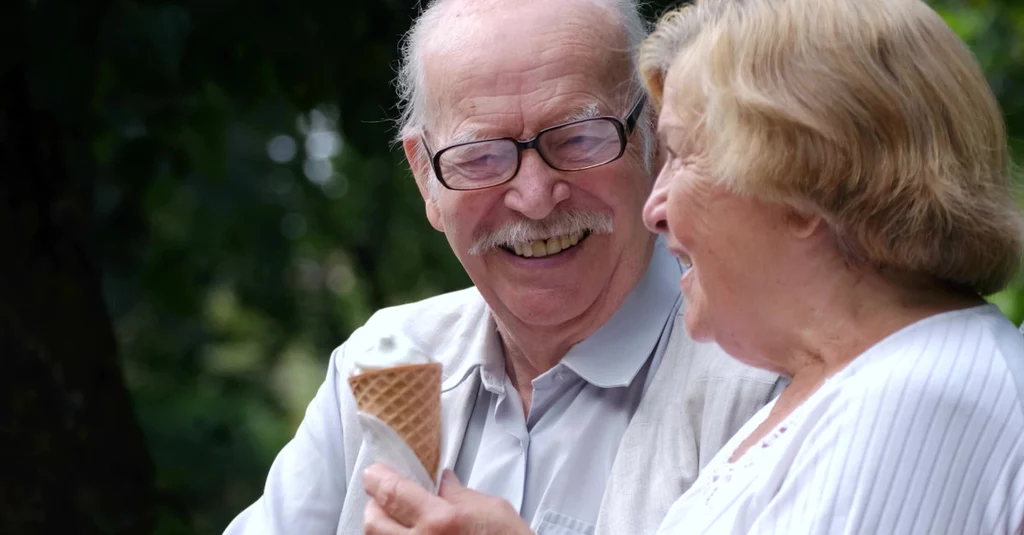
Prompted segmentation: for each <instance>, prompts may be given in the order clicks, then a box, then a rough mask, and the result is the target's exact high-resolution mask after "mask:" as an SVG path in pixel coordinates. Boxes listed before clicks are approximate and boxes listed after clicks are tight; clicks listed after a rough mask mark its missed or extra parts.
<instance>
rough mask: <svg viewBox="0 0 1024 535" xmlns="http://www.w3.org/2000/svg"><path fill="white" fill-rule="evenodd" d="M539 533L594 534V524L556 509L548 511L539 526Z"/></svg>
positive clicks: (550, 534) (555, 534)
mask: <svg viewBox="0 0 1024 535" xmlns="http://www.w3.org/2000/svg"><path fill="white" fill-rule="evenodd" d="M537 535H594V525H593V524H589V523H587V522H584V521H582V520H576V519H575V518H573V517H571V516H566V515H563V514H561V513H556V512H554V511H547V512H545V513H544V516H542V517H541V519H540V525H539V526H537Z"/></svg>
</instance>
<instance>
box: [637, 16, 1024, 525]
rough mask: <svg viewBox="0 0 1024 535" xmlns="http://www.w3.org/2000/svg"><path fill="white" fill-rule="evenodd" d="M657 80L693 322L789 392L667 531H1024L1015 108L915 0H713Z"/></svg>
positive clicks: (663, 208) (671, 36)
mask: <svg viewBox="0 0 1024 535" xmlns="http://www.w3.org/2000/svg"><path fill="white" fill-rule="evenodd" d="M641 64H642V70H643V71H644V76H645V78H646V80H647V81H648V84H649V90H650V93H651V94H652V96H653V97H654V99H655V101H656V102H658V103H659V106H660V116H659V123H658V130H659V133H660V136H661V139H662V142H663V146H664V147H665V149H666V151H667V160H666V163H665V167H664V168H663V170H662V171H661V174H660V176H659V177H658V181H657V184H656V185H655V189H654V192H653V193H652V195H651V197H650V199H649V200H648V203H647V207H646V210H645V214H644V218H645V222H646V223H647V225H648V227H649V228H651V229H652V230H655V231H657V232H662V233H665V234H667V235H668V238H669V242H670V244H671V245H670V248H671V249H672V250H674V251H675V253H676V254H677V255H678V256H679V257H680V258H681V259H683V260H684V262H687V263H690V264H691V265H692V267H691V269H690V270H688V271H687V273H686V274H685V276H684V277H683V279H682V281H681V285H682V289H683V293H684V295H685V297H686V303H687V305H686V311H685V314H686V318H685V319H686V325H687V329H688V331H689V332H690V334H691V335H692V336H693V337H694V338H695V339H699V340H714V341H715V342H717V343H719V344H720V345H721V346H722V347H723V348H725V350H726V351H728V352H729V353H730V354H731V355H733V356H734V357H736V358H737V359H739V360H741V361H743V362H746V363H748V364H751V365H753V366H758V367H761V368H766V369H770V370H774V371H777V372H779V373H782V374H784V375H786V376H788V377H790V378H791V383H790V385H789V386H788V387H787V388H786V389H785V390H784V391H783V393H782V394H781V395H780V396H779V397H778V399H777V400H775V401H774V402H773V403H771V404H769V405H768V406H767V407H765V408H764V409H763V410H762V411H761V412H760V413H759V414H757V415H756V416H755V417H754V418H752V419H751V421H750V422H748V423H747V425H746V426H745V427H744V428H742V429H741V430H740V431H739V432H738V433H737V434H736V436H735V437H734V438H733V439H732V440H731V441H730V442H729V443H728V444H727V445H726V446H725V447H724V448H723V450H722V451H721V452H720V453H719V454H718V455H717V456H716V457H715V458H714V459H713V460H712V461H711V463H710V464H709V465H708V466H707V467H706V468H705V470H704V472H702V474H701V476H700V478H699V479H698V480H697V481H696V482H695V484H694V485H693V487H691V488H690V490H689V491H688V492H687V493H686V495H685V496H683V497H682V498H680V499H679V501H677V502H676V504H675V505H674V506H673V507H672V509H671V510H670V511H669V513H668V516H667V518H666V519H665V521H664V522H663V524H662V528H661V531H660V532H662V533H801V534H804V533H900V534H904V533H957V534H960V533H984V534H996V533H1020V530H1021V529H1022V522H1024V339H1022V338H1021V336H1020V334H1019V333H1018V332H1017V330H1016V328H1015V327H1014V325H1013V324H1012V323H1010V322H1009V321H1007V320H1006V318H1004V317H1003V316H1002V315H1001V314H1000V312H999V311H998V309H996V308H995V307H994V306H993V305H988V304H985V302H984V301H983V300H982V298H981V296H982V295H985V294H989V293H992V292H995V291H997V290H1000V289H1001V288H1003V286H1004V285H1005V284H1006V283H1007V282H1009V280H1010V279H1011V277H1012V276H1013V274H1014V273H1015V272H1016V270H1017V268H1018V264H1019V262H1020V257H1021V250H1022V243H1021V239H1022V223H1021V214H1020V210H1019V208H1018V206H1017V204H1016V201H1015V200H1014V197H1013V195H1012V194H1011V187H1010V179H1009V168H1010V166H1009V163H1008V157H1007V149H1006V139H1005V135H1004V132H1003V126H1002V119H1001V115H1000V111H999V108H998V105H997V104H996V101H995V98H994V97H993V95H992V92H991V91H990V90H989V88H988V86H987V84H986V82H985V79H984V77H983V75H982V73H981V71H980V69H979V68H978V66H977V64H976V63H975V61H974V59H973V58H972V56H971V54H970V52H969V51H968V50H967V48H966V47H965V46H964V45H963V43H962V42H961V41H960V40H959V39H958V38H957V37H956V35H955V34H954V33H953V32H952V31H951V30H950V29H949V28H948V27H947V26H946V24H945V23H944V22H943V21H942V19H941V18H940V17H939V16H938V15H937V14H936V13H935V12H933V11H932V10H931V9H930V8H929V7H928V6H927V5H925V4H924V3H923V2H921V1H919V0H744V1H731V2H730V1H714V0H707V1H703V2H701V1H698V3H697V4H696V5H692V6H689V7H685V8H683V9H681V10H679V11H677V12H674V13H672V14H670V15H668V16H667V17H665V18H664V19H663V20H662V22H661V23H660V24H659V26H658V28H657V30H656V32H655V33H654V35H652V36H651V37H650V38H649V40H648V41H647V42H646V43H645V47H644V50H643V51H642V54H641Z"/></svg>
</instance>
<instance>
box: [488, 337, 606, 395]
mask: <svg viewBox="0 0 1024 535" xmlns="http://www.w3.org/2000/svg"><path fill="white" fill-rule="evenodd" d="M602 324H603V322H602ZM596 330H597V329H594V331H596ZM499 332H500V333H501V345H502V349H503V351H504V353H505V373H506V374H508V378H509V380H511V381H512V386H514V387H515V389H516V391H517V392H518V393H519V399H521V400H522V402H523V413H524V414H529V412H530V403H531V401H532V399H533V380H534V379H536V378H537V377H540V376H541V375H542V374H543V373H544V372H546V371H548V370H550V369H551V368H554V367H555V366H557V365H558V363H559V362H561V360H562V358H563V357H565V355H566V353H568V352H569V350H570V349H572V346H574V345H576V343H577V342H579V340H582V339H583V338H586V336H589V335H590V334H592V332H590V333H586V334H585V335H583V336H582V337H580V338H579V340H578V339H575V338H567V337H564V336H563V337H561V338H557V337H555V336H553V333H551V332H544V333H542V334H541V333H533V334H524V335H522V336H516V335H515V334H513V333H511V332H508V331H506V330H504V329H500V330H499Z"/></svg>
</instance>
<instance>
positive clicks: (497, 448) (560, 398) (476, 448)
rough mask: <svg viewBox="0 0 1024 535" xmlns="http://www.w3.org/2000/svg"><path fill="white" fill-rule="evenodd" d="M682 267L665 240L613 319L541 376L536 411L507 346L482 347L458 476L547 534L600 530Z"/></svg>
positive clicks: (676, 297)
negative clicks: (508, 368)
mask: <svg viewBox="0 0 1024 535" xmlns="http://www.w3.org/2000/svg"><path fill="white" fill-rule="evenodd" d="M681 275H682V270H681V268H680V266H679V263H678V262H677V261H676V259H675V258H674V257H672V256H671V255H670V254H669V252H668V251H667V250H666V249H665V247H664V245H663V244H662V243H661V242H660V241H659V243H658V246H657V247H656V248H655V252H654V255H653V258H652V260H651V264H650V266H649V267H648V270H647V273H646V274H645V275H644V277H643V279H641V281H640V282H639V284H638V285H637V287H636V288H634V290H633V291H632V292H631V293H630V295H629V296H628V297H627V298H626V301H625V302H624V303H623V305H622V307H621V308H620V309H619V310H618V312H617V313H616V314H615V315H614V316H613V317H612V318H611V320H609V321H608V323H606V324H605V325H604V326H603V327H601V328H600V329H599V330H598V331H597V332H595V333H594V334H593V335H591V336H590V337H588V338H587V339H586V340H584V341H583V342H580V343H579V344H577V345H576V346H574V347H573V348H572V349H571V350H570V351H569V353H567V354H566V356H565V357H564V358H563V360H562V361H561V363H559V364H558V365H557V366H555V367H554V368H552V369H551V370H548V371H547V372H546V373H544V374H542V375H541V376H539V377H537V378H536V379H534V381H533V392H532V403H531V406H530V411H529V414H524V413H523V406H522V402H521V400H520V397H519V395H518V393H517V392H516V389H515V388H514V387H513V385H512V383H511V380H510V379H509V378H508V376H507V374H506V373H505V368H504V361H503V357H502V355H501V354H500V350H499V351H494V352H492V354H486V355H483V356H482V357H483V363H482V365H481V368H480V379H481V381H480V388H479V390H478V393H477V396H476V402H475V405H474V406H473V409H472V416H471V417H470V420H469V424H468V425H467V429H466V434H465V438H464V440H463V444H462V448H461V450H460V452H459V455H458V460H457V462H456V465H455V473H456V475H458V476H459V479H460V480H461V481H463V482H464V483H465V484H467V485H468V486H469V487H470V488H473V489H476V490H478V491H481V492H484V493H487V494H490V495H493V496H498V497H501V498H504V499H505V500H507V501H508V502H509V503H511V504H512V507H513V508H515V509H516V510H517V511H518V512H519V514H520V515H521V516H522V517H523V519H525V520H526V521H527V522H528V523H530V524H531V527H532V528H533V529H534V530H535V531H537V532H539V533H545V532H552V533H553V532H557V533H590V532H592V530H593V526H594V525H595V524H596V522H597V517H598V512H599V510H600V506H601V499H602V496H603V494H604V489H605V485H606V482H607V479H608V475H609V473H610V472H611V468H612V463H613V462H614V460H615V457H616V454H617V453H618V450H619V443H620V442H621V440H622V436H623V433H624V432H625V431H626V427H627V426H628V425H629V421H630V419H631V418H632V416H633V413H634V412H635V411H636V408H637V405H638V404H639V403H640V399H641V397H642V396H643V393H644V391H645V388H646V382H647V381H646V380H647V377H648V376H649V375H653V374H649V371H650V369H652V368H656V367H657V365H658V364H659V362H660V359H661V357H662V355H663V354H664V352H665V345H666V343H667V341H668V338H669V334H670V333H671V329H672V325H673V323H674V322H673V321H672V320H673V319H674V317H675V313H676V311H677V310H678V309H679V306H680V304H681V302H682V297H681V295H680V292H679V277H680V276H681ZM494 353H497V354H494ZM556 526H557V529H556Z"/></svg>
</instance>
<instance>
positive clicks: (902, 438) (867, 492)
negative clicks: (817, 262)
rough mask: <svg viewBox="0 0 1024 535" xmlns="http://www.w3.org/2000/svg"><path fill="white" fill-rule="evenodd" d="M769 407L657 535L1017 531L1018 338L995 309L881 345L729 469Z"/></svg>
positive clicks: (1023, 522) (1020, 509)
mask: <svg viewBox="0 0 1024 535" xmlns="http://www.w3.org/2000/svg"><path fill="white" fill-rule="evenodd" d="M773 405H774V403H772V404H769V405H768V406H766V407H765V408H764V409H762V410H761V411H760V412H759V413H758V414H756V415H755V416H754V417H753V418H751V420H750V421H749V422H747V424H746V425H744V427H743V428H742V429H741V430H740V431H739V432H737V433H736V435H735V436H734V437H733V438H732V439H731V440H730V441H729V442H728V443H727V444H726V445H725V447H724V448H723V449H722V450H721V451H720V452H719V453H718V454H717V455H716V456H715V457H714V458H713V459H712V460H711V462H710V463H709V464H708V466H707V467H706V468H705V469H704V471H703V472H702V473H701V475H700V477H699V478H698V479H697V481H696V482H695V483H694V485H693V486H692V487H691V488H690V489H689V491H687V492H686V494H684V495H683V496H682V497H681V498H679V500H677V501H676V503H675V504H673V506H672V508H671V509H670V510H669V513H668V515H667V516H666V517H665V520H664V521H663V522H662V524H661V528H660V529H659V531H658V533H659V534H664V535H671V534H680V535H681V534H687V535H689V534H748V533H758V534H760V533H779V534H801V535H802V534H835V533H843V534H883V533H894V534H895V533H898V534H901V535H902V534H937V533H949V534H958V535H959V534H985V535H996V534H1021V533H1024V338H1022V337H1021V335H1020V334H1019V333H1018V332H1017V329H1016V327H1014V325H1013V324H1012V323H1010V322H1009V321H1008V320H1007V319H1006V318H1005V317H1003V315H1002V314H1001V313H1000V312H999V310H998V309H997V308H996V307H995V306H994V305H983V306H979V307H975V308H971V309H967V310H960V311H954V312H947V313H943V314H939V315H936V316H932V317H929V318H926V319H924V320H921V321H918V322H916V323H914V324H912V325H910V326H908V327H905V328H904V329H902V330H900V331H898V332H896V333H894V334H892V335H891V336H889V337H888V338H886V339H884V340H882V341H881V342H879V343H878V344H876V345H875V346H873V347H872V348H870V349H869V350H867V351H866V352H864V354H862V355H860V356H859V357H858V358H856V359H854V360H853V362H851V363H850V364H849V365H848V366H847V367H846V368H844V369H843V370H842V371H840V372H839V373H837V374H836V375H834V376H832V377H831V378H829V379H828V380H827V381H826V382H825V383H824V384H823V385H822V386H821V387H820V388H819V389H818V391H816V392H815V393H814V394H812V395H811V396H810V397H809V398H808V399H807V400H806V401H804V403H803V404H802V405H800V406H799V407H798V408H797V409H796V410H794V411H793V412H792V413H791V414H790V415H789V416H788V417H787V418H785V420H783V421H782V422H781V423H779V425H778V426H776V427H775V428H774V429H773V430H772V431H771V432H769V433H768V434H767V435H766V437H765V438H764V439H762V440H761V441H760V442H759V443H757V444H755V445H754V446H752V447H751V448H750V449H748V450H747V451H746V452H745V453H744V454H743V456H742V457H740V458H739V459H738V460H737V462H735V463H730V462H729V457H730V456H731V455H732V454H733V452H734V451H735V450H736V448H737V446H739V444H740V442H742V441H743V440H744V439H745V438H746V437H747V436H749V435H750V433H752V432H753V430H754V429H755V428H756V427H757V426H758V425H759V424H760V423H761V422H763V421H764V420H765V418H767V416H768V413H769V411H770V410H771V408H772V406H773Z"/></svg>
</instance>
